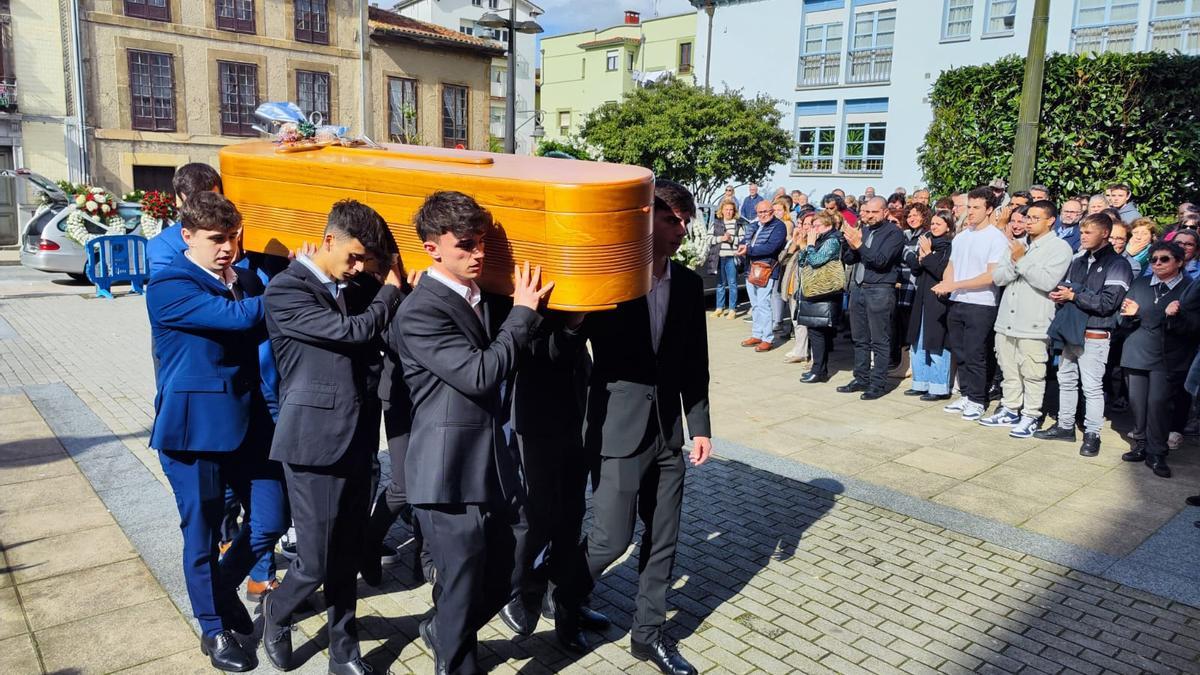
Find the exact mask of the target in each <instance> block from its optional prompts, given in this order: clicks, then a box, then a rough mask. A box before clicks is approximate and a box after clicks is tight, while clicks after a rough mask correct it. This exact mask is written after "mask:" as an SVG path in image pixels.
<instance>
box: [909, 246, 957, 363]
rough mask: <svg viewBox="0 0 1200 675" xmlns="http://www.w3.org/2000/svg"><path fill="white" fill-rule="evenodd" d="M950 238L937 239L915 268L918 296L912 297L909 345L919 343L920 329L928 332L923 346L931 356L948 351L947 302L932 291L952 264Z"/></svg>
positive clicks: (914, 274)
mask: <svg viewBox="0 0 1200 675" xmlns="http://www.w3.org/2000/svg"><path fill="white" fill-rule="evenodd" d="M950 246H951V242H950V238H949V237H946V236H942V237H934V239H933V250H931V251H930V252H929V255H927V256H925V259H924V260H922V261H920V262H919V263H917V266H916V267H914V268H913V276H914V278H915V279H916V282H917V294H916V296H914V298H913V306H912V314H911V315H910V316H909V319H908V344H910V345H915V344H917V338H918V337H920V334H921V329H922V328H924V329H925V340H924V342H923V343H922V346H923V347H924V348H925V351H926V352H927V353H930V354H939V353H941V352H942V350H944V349H945V348H946V309H947V306H948V305H947V300H946V298H945V297H939V296H938V295H937V294H936V293H934V292H933V287H934V286H936V285H937V284H938V283H939V282H940V281H941V280H942V274H943V273H944V272H945V271H946V264H947V263H949V262H950Z"/></svg>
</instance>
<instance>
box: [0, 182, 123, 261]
mask: <svg viewBox="0 0 1200 675" xmlns="http://www.w3.org/2000/svg"><path fill="white" fill-rule="evenodd" d="M0 176H3V177H5V178H12V179H14V180H18V181H19V180H27V181H29V183H30V184H32V187H33V189H34V190H36V191H37V192H40V193H42V194H44V195H45V196H46V200H47V201H48V205H47V206H46V207H45V208H43V209H40V210H39V211H37V212H35V213H34V215H33V217H32V218H30V219H29V221H28V222H27V223H26V224H25V227H24V230H23V237H22V241H21V264H22V265H25V266H26V267H30V268H33V269H35V270H41V271H43V272H56V273H61V274H66V275H67V276H69V277H71V278H72V279H75V280H77V281H87V274H86V273H85V272H84V268H85V267H86V265H87V258H86V256H85V254H84V249H83V246H80V245H79V244H78V243H76V242H75V241H74V240H72V239H71V238H70V237H68V236H67V216H69V215H70V214H71V213H73V212H74V211H76V208H75V204H74V203H73V201H72V199H71V198H70V197H69V196H68V195H67V194H66V193H65V192H63V191H62V189H61V188H59V187H58V185H57V184H55V183H54V181H52V180H50V179H48V178H46V177H45V176H41V175H38V174H36V173H33V172H31V171H29V170H28V169H10V170H7V171H2V172H0ZM117 214H118V215H120V216H121V218H123V219H124V220H125V232H126V234H141V233H142V220H141V219H142V206H141V204H137V203H134V202H120V203H118V205H117ZM83 218H84V227H86V228H87V230H88V232H91V233H93V234H105V233H106V232H107V229H106V228H105V227H104V226H102V225H101V224H100V221H99V220H97V219H96V218H95V217H94V216H91V215H89V214H86V213H85V214H84V216H83Z"/></svg>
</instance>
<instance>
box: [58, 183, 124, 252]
mask: <svg viewBox="0 0 1200 675" xmlns="http://www.w3.org/2000/svg"><path fill="white" fill-rule="evenodd" d="M84 214H87V215H89V216H91V217H92V218H93V219H95V220H96V221H98V222H100V223H101V224H102V225H103V227H104V228H105V230H107V231H106V232H105V234H125V220H124V219H123V218H121V216H120V215H118V214H117V198H116V197H115V196H113V193H111V192H109V191H108V190H105V189H104V188H102V187H89V188H87V189H86V190H84V191H83V192H80V193H79V194H77V195H75V210H74V211H72V212H71V214H70V215H69V216H67V220H66V225H67V237H69V238H70V239H71V240H72V241H74V242H76V243H78V244H79V245H81V246H86V245H87V243H88V242H89V241H91V240H92V239H95V238H96V237H98V236H100V235H98V234H92V233H91V232H88V230H87V227H86V226H85V225H84V222H85V220H84Z"/></svg>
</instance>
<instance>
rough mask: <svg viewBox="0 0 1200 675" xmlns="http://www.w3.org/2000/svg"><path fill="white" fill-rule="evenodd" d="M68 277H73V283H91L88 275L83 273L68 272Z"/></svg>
mask: <svg viewBox="0 0 1200 675" xmlns="http://www.w3.org/2000/svg"><path fill="white" fill-rule="evenodd" d="M67 276H69V277H71V280H72V281H83V282H87V281H89V279H88V277H87V275H86V274H83V273H82V272H67Z"/></svg>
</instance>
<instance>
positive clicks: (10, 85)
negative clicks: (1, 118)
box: [0, 77, 17, 112]
mask: <svg viewBox="0 0 1200 675" xmlns="http://www.w3.org/2000/svg"><path fill="white" fill-rule="evenodd" d="M16 111H17V78H15V77H0V112H16Z"/></svg>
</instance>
